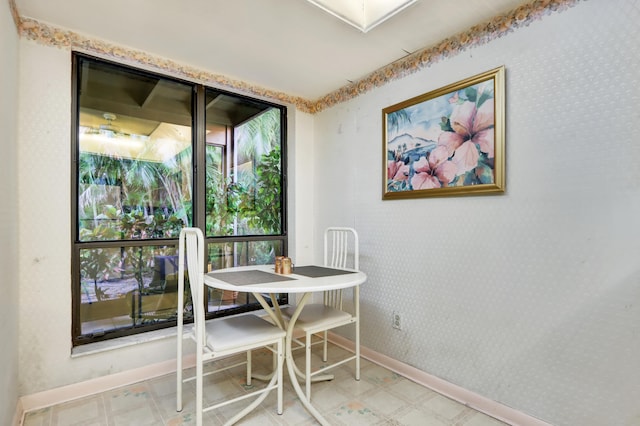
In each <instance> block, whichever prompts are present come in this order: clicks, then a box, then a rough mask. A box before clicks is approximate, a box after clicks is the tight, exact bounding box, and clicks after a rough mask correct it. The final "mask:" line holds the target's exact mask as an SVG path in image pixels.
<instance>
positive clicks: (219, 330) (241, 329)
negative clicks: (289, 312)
mask: <svg viewBox="0 0 640 426" xmlns="http://www.w3.org/2000/svg"><path fill="white" fill-rule="evenodd" d="M185 245H186V253H185ZM204 246H205V243H204V237H203V235H202V231H201V230H200V229H198V228H183V229H182V231H181V232H180V240H179V271H178V298H179V300H178V306H184V276H185V274H184V268H185V256H186V260H187V262H186V263H187V269H188V276H189V285H190V288H191V297H192V299H193V316H194V326H193V329H192V331H191V332H189V333H185V331H184V319H183V309H178V333H177V335H178V338H177V341H178V343H177V352H178V354H177V371H176V375H177V380H176V385H177V389H176V391H177V410H178V411H182V385H183V382H186V381H188V380H193V379H194V377H191V378H187V379H184V380H183V377H182V370H183V365H182V356H183V354H182V352H183V348H182V340H183V338H191V339H193V340H195V342H196V375H195V380H196V424H197V425H198V426H201V425H202V418H203V414H204V413H205V412H207V411H210V410H214V409H216V408H219V407H222V406H225V405H228V404H232V403H235V402H237V401H240V400H242V399H245V398H250V397H252V396H257V398H256V399H255V400H254V401H253V402H251V404H249V405H248V406H247V407H245V408H244V409H243V410H242V411H240V412H239V413H238V414H236V415H235V416H234V417H233V418H231V419H230V420H229V421H228V422H227V424H228V425H231V424H234V423H235V422H237V421H238V420H240V419H241V418H242V417H244V416H245V415H247V414H248V413H249V412H251V411H252V410H253V409H254V408H255V407H257V406H258V405H259V404H260V403H261V402H262V401H263V400H264V399H265V398H266V396H267V394H268V393H269V391H271V390H272V389H277V401H278V402H277V404H278V407H277V412H278V414H282V406H283V404H282V389H283V388H282V372H283V362H284V352H283V350H284V338H285V332H284V331H283V330H281V329H280V328H279V327H277V326H275V325H273V324H271V323H269V322H267V321H265V320H263V319H261V318H259V317H257V316H255V315H241V316H235V317H227V318H223V319H219V320H213V321H209V322H206V323H205V316H204V300H203V297H204V283H203V276H204ZM261 347H265V348H268V349H269V350H271V351H272V352H274V353H275V354H276V362H275V372H274V374H273V377H272V378H271V380H270V382H269V383H268V384H267V386H266V387H263V388H261V389H258V390H256V391H253V392H250V393H247V394H244V395H242V396H239V397H236V398H233V399H228V400H226V401H223V402H221V403H218V404H215V405H211V406H208V407H204V406H203V376H206V375H209V374H213V373H217V372H219V371H223V370H227V369H230V368H233V367H236V366H238V365H242V364H245V363H246V365H247V384H248V385H250V384H251V350H253V349H257V348H261ZM239 353H246V355H247V361H246V362H240V363H239V364H235V365H232V366H227V367H224V368H221V369H218V370H215V371H211V372H208V373H203V364H204V363H205V362H208V361H212V360H215V359H218V358H222V357H227V356H230V355H235V354H239Z"/></svg>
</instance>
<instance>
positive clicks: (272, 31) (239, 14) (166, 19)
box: [15, 0, 528, 100]
mask: <svg viewBox="0 0 640 426" xmlns="http://www.w3.org/2000/svg"><path fill="white" fill-rule="evenodd" d="M15 3H16V6H17V9H18V12H19V14H20V15H21V16H22V17H29V18H33V19H36V20H38V21H41V22H43V23H48V24H52V25H54V26H58V27H62V28H66V29H70V30H72V31H75V32H77V33H80V34H83V35H85V36H89V37H91V38H98V39H103V40H106V41H109V42H112V43H115V44H118V45H123V46H127V47H130V48H133V49H137V50H142V51H145V52H147V53H150V54H153V55H157V56H160V57H165V58H169V59H172V60H174V61H177V62H180V63H183V64H185V65H190V66H193V67H196V68H199V69H202V70H205V71H209V72H212V73H216V74H220V75H224V76H226V77H230V78H233V79H236V80H240V81H244V82H246V83H250V84H254V85H257V86H260V87H263V88H265V89H269V90H274V91H277V92H283V93H286V94H288V95H292V96H300V97H302V98H306V99H308V100H316V99H318V98H320V97H321V96H324V95H326V94H328V93H330V92H332V91H334V90H336V89H338V88H340V87H342V86H345V85H347V84H349V82H350V81H355V80H358V79H360V78H362V77H364V76H366V75H367V74H369V73H371V72H372V71H374V70H376V69H378V68H381V67H383V66H384V65H387V64H389V63H391V62H394V61H396V60H398V59H400V58H402V57H404V56H406V55H407V54H408V53H412V52H415V51H416V50H420V49H422V48H424V47H429V46H431V45H433V44H436V43H438V42H440V41H442V40H443V39H445V38H448V37H450V36H452V35H454V34H456V33H459V32H461V31H464V30H467V29H469V28H470V27H472V26H473V25H476V24H479V23H483V22H486V21H488V20H489V19H491V18H493V17H494V16H497V15H500V14H502V13H505V12H508V11H510V10H513V9H515V8H516V7H517V6H519V5H521V4H523V3H528V1H523V0H419V1H418V2H417V3H415V4H413V5H411V6H409V7H408V8H407V9H405V10H403V11H401V12H400V13H398V14H397V15H395V16H393V17H392V18H391V19H390V20H389V21H387V22H383V23H382V24H380V25H378V26H376V27H375V28H373V29H371V30H370V31H369V32H367V33H366V34H365V33H362V32H360V31H358V30H357V29H356V28H354V27H352V26H350V25H348V24H346V23H344V22H342V21H340V20H338V19H337V18H335V17H333V16H331V15H329V14H328V13H326V12H324V11H322V10H321V9H319V8H318V7H316V6H314V5H312V4H311V3H309V2H308V1H306V0H108V1H102V0H101V1H98V0H15Z"/></svg>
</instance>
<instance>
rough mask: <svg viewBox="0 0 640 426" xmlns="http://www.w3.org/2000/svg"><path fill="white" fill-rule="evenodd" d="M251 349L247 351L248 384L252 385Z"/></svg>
mask: <svg viewBox="0 0 640 426" xmlns="http://www.w3.org/2000/svg"><path fill="white" fill-rule="evenodd" d="M251 361H252V360H251V351H250V350H249V351H247V386H251Z"/></svg>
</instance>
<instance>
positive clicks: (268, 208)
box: [72, 54, 287, 345]
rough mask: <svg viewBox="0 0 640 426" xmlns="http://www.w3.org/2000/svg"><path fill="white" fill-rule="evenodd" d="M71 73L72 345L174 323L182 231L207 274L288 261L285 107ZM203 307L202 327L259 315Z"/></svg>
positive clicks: (148, 81)
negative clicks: (191, 235) (201, 252)
mask: <svg viewBox="0 0 640 426" xmlns="http://www.w3.org/2000/svg"><path fill="white" fill-rule="evenodd" d="M73 67H74V68H73V69H74V98H73V99H74V111H75V114H74V117H73V118H74V121H73V127H74V129H75V130H76V132H75V134H74V137H73V138H72V139H73V140H72V146H73V154H74V155H73V159H74V161H73V172H72V193H73V194H72V195H73V196H72V200H73V204H72V212H73V219H72V221H73V223H72V225H73V226H72V229H73V230H74V235H73V244H72V246H73V251H72V260H73V261H72V265H73V279H72V296H73V297H72V301H73V321H72V323H73V343H74V345H80V344H84V343H90V342H95V341H99V340H104V339H109V338H114V337H119V336H123V335H130V334H135V333H140V332H144V331H149V330H153V329H157V328H164V327H170V326H173V325H175V320H176V312H177V309H178V306H177V301H178V295H177V280H178V278H177V270H178V265H177V238H178V235H179V232H180V229H181V228H182V227H184V226H197V227H200V228H201V229H202V230H203V231H204V232H205V235H206V238H207V244H208V253H207V255H208V258H207V265H208V268H209V269H219V268H224V267H232V266H239V265H250V264H267V263H273V261H274V258H275V256H277V255H286V253H287V238H286V216H285V213H284V212H285V211H286V193H285V187H286V186H285V174H284V170H286V167H285V165H286V158H285V155H284V153H285V152H286V150H285V140H286V138H285V129H286V110H285V108H284V107H282V106H279V105H275V104H271V103H268V102H264V101H260V100H256V99H250V98H247V97H243V96H239V95H237V94H233V93H228V92H224V91H220V90H216V89H212V88H208V87H204V86H202V85H198V84H194V83H190V82H185V81H180V80H176V79H172V78H169V77H166V76H160V75H157V74H152V73H148V72H144V71H141V70H137V69H132V68H127V67H124V66H121V65H118V64H113V63H110V62H106V61H102V60H98V59H96V58H92V57H88V56H85V55H81V54H74V56H73ZM277 297H279V298H280V303H286V295H278V296H277ZM186 300H187V301H189V298H188V297H187V298H186ZM188 303H189V302H187V305H186V306H182V307H180V309H185V310H186V312H189V311H190V307H189V306H188ZM206 303H207V307H208V317H209V318H213V317H216V316H222V315H230V314H235V313H239V312H246V311H249V310H254V309H260V306H259V304H258V303H257V302H256V301H255V300H253V299H252V297H250V296H249V295H247V294H242V295H240V296H239V295H237V294H229V293H228V292H222V291H216V290H211V289H210V290H209V291H208V298H207V300H206Z"/></svg>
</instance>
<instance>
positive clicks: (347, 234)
mask: <svg viewBox="0 0 640 426" xmlns="http://www.w3.org/2000/svg"><path fill="white" fill-rule="evenodd" d="M324 266H328V267H330V268H342V269H345V268H346V269H349V268H350V269H355V270H359V269H360V247H359V241H358V233H357V232H356V230H355V229H353V228H345V227H338V226H333V227H329V228H327V229H326V230H325V231H324ZM324 304H325V305H328V306H332V307H334V308H336V309H340V310H342V290H332V291H325V292H324Z"/></svg>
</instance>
